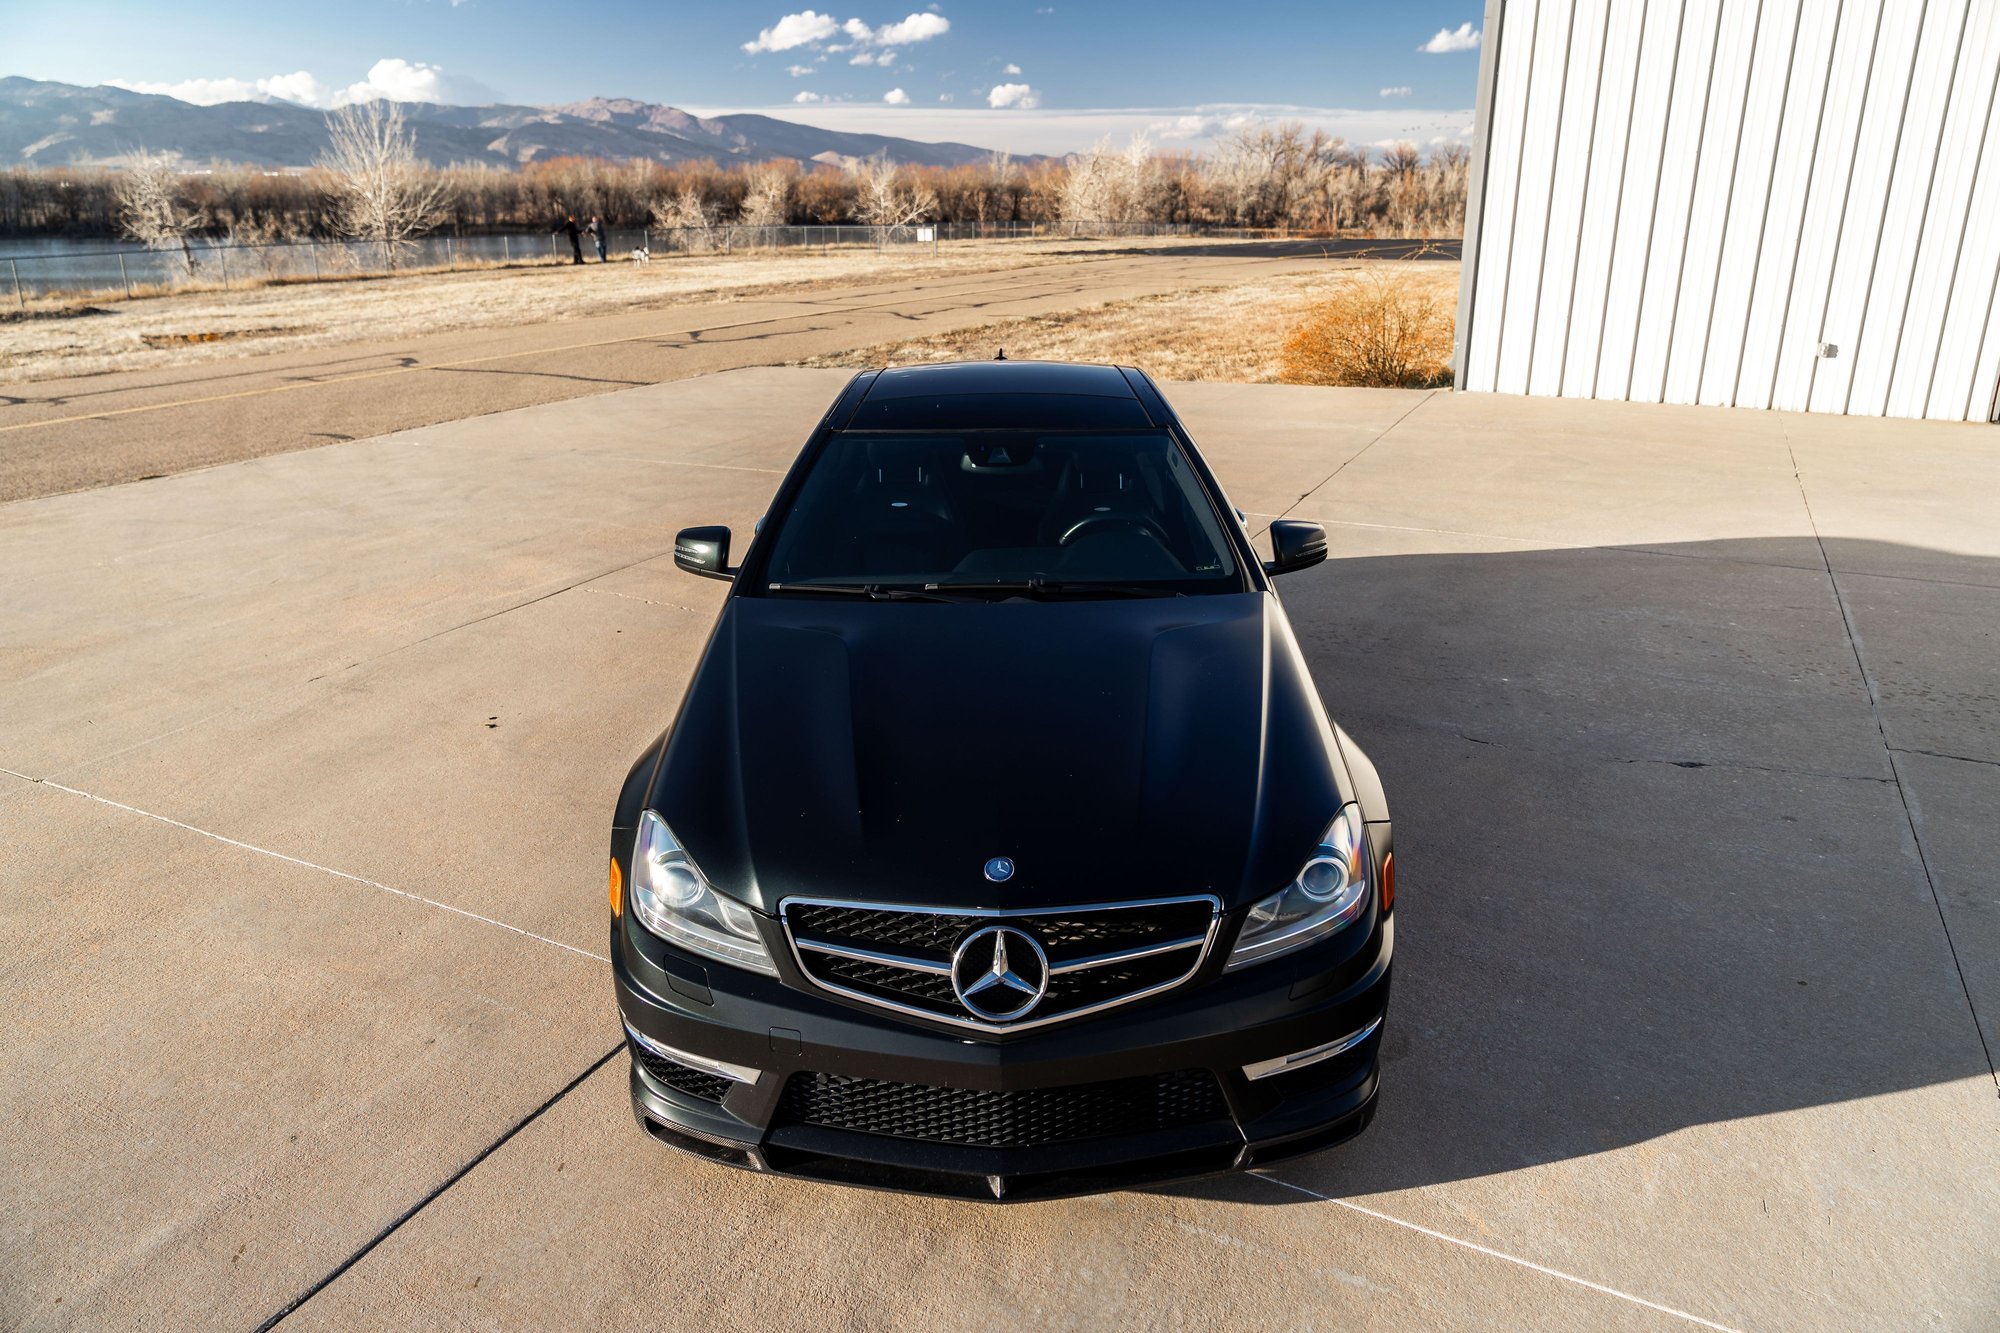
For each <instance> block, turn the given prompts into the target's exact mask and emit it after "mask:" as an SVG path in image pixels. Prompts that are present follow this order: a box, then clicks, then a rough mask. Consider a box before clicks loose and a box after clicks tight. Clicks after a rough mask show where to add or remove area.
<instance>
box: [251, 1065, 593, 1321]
mask: <svg viewBox="0 0 2000 1333" xmlns="http://www.w3.org/2000/svg"><path fill="white" fill-rule="evenodd" d="M624 1049H625V1043H624V1042H622V1041H621V1042H619V1043H618V1044H617V1045H616V1046H613V1047H612V1048H611V1049H610V1050H608V1051H606V1052H605V1053H604V1054H602V1055H600V1056H598V1057H597V1059H595V1060H594V1061H592V1062H591V1065H590V1068H588V1069H586V1070H584V1071H583V1072H582V1073H581V1074H578V1075H577V1076H576V1077H575V1078H573V1079H571V1080H570V1081H569V1082H568V1083H565V1084H564V1085H563V1086H562V1089H561V1090H560V1091H558V1092H557V1093H556V1094H555V1096H553V1097H551V1098H549V1099H548V1100H547V1101H545V1102H543V1103H542V1104H541V1105H540V1106H537V1107H536V1108H535V1109H534V1110H532V1111H530V1112H528V1114H527V1115H525V1116H523V1117H521V1119H519V1120H517V1121H515V1122H514V1124H513V1126H512V1127H511V1128H509V1129H508V1130H507V1132H506V1133H505V1134H502V1135H501V1136H500V1137H499V1138H497V1139H495V1140H493V1142H491V1143H489V1144H487V1145H486V1146H485V1147H484V1148H481V1149H480V1150H479V1151H478V1152H477V1153H475V1154H473V1157H472V1160H471V1161H469V1162H467V1163H465V1165H463V1166H461V1167H459V1168H458V1170H456V1171H454V1172H452V1173H451V1174H450V1175H449V1176H446V1177H445V1178H444V1180H442V1181H440V1182H439V1183H438V1185H437V1187H436V1188H435V1189H433V1190H431V1191H430V1193H428V1194H426V1195H424V1197H423V1198H421V1199H418V1200H417V1201H416V1202H415V1203H413V1204H411V1205H410V1206H409V1207H408V1208H405V1209H404V1210H403V1211H402V1212H400V1213H398V1214H396V1216H395V1217H393V1218H391V1219H390V1220H389V1225H387V1226H385V1227H383V1228H382V1229H381V1230H380V1231H378V1232H376V1233H375V1234H374V1235H373V1236H370V1237H369V1238H368V1240H367V1241H366V1243H364V1244H363V1245H362V1246H361V1248H360V1249H358V1250H356V1251H355V1252H354V1253H352V1254H350V1255H348V1256H347V1257H346V1258H345V1259H343V1260H341V1261H340V1262H339V1263H338V1264H336V1265H334V1267H333V1269H332V1270H331V1271H330V1272H328V1273H327V1275H326V1276H325V1277H322V1278H321V1279H320V1280H319V1281H317V1282H315V1283H313V1284H312V1285H311V1286H310V1287H307V1288H306V1289H305V1290H304V1291H302V1292H300V1293H299V1294H298V1295H296V1296H294V1297H293V1298H292V1299H291V1300H290V1301H289V1302H288V1303H286V1305H285V1306H284V1308H283V1309H281V1310H279V1311H278V1312H277V1313H276V1314H274V1315H272V1316H271V1317H270V1318H269V1319H266V1320H265V1321H264V1322H263V1323H261V1324H259V1325H257V1333H266V1331H267V1330H269V1329H273V1328H276V1327H277V1326H278V1325H279V1324H282V1323H283V1322H284V1321H285V1320H286V1319H288V1318H290V1317H291V1315H292V1313H293V1312H294V1311H296V1310H297V1309H298V1308H299V1307H300V1306H301V1305H304V1304H305V1303H306V1302H307V1301H309V1300H311V1299H312V1298H313V1297H315V1296H317V1295H319V1294H320V1293H321V1292H322V1291H325V1290H326V1288H327V1286H328V1285H329V1284H330V1283H332V1282H333V1281H334V1280H335V1279H336V1278H338V1277H339V1276H340V1275H341V1274H342V1273H345V1272H346V1271H347V1270H348V1269H350V1268H352V1267H354V1265H356V1264H358V1263H360V1262H361V1261H362V1260H363V1259H365V1258H367V1257H368V1255H369V1253H370V1251H372V1250H373V1249H374V1248H375V1247H376V1246H377V1245H380V1244H381V1243H382V1242H383V1241H385V1240H387V1239H389V1237H391V1236H393V1235H395V1234H396V1232H397V1230H398V1229H400V1228H401V1227H402V1225H403V1224H404V1223H405V1222H407V1221H409V1220H410V1219H411V1218H413V1217H415V1216H416V1215H417V1214H418V1213H421V1212H422V1211H423V1210H424V1209H426V1208H428V1207H430V1205H431V1204H432V1203H433V1202H435V1201H436V1200H437V1199H438V1197H439V1196H441V1195H442V1194H443V1193H444V1192H445V1191H446V1190H448V1189H450V1188H451V1187H452V1186H453V1185H456V1184H457V1183H458V1182H459V1181H461V1180H463V1179H465V1177H466V1176H467V1175H468V1174H469V1173H470V1172H471V1171H472V1169H473V1168H474V1167H476V1166H478V1165H479V1164H480V1163H481V1162H483V1161H485V1160H486V1159H487V1158H489V1157H491V1156H492V1155H493V1154H494V1153H496V1152H498V1151H499V1150H500V1149H501V1148H502V1147H504V1146H506V1143H507V1141H508V1140H509V1139H511V1138H513V1137H514V1136H515V1135H516V1134H519V1133H520V1132H521V1131H522V1130H524V1129H526V1128H527V1127H528V1126H529V1125H532V1124H534V1123H535V1121H537V1120H539V1119H541V1118H542V1116H543V1115H544V1114H546V1113H547V1111H548V1110H549V1108H550V1107H552V1106H554V1105H555V1104H556V1103H557V1102H559V1101H561V1100H562V1099H563V1098H565V1097H567V1096H569V1095H570V1094H571V1093H572V1092H575V1091H576V1090H577V1089H578V1088H579V1087H581V1086H582V1085H583V1081H584V1080H585V1079H587V1078H589V1077H590V1076H591V1075H592V1074H595V1073H596V1072H597V1071H598V1070H600V1069H602V1068H604V1066H605V1065H606V1064H607V1063H608V1062H609V1061H610V1059H611V1057H612V1056H614V1055H616V1054H618V1052H620V1051H622V1050H624Z"/></svg>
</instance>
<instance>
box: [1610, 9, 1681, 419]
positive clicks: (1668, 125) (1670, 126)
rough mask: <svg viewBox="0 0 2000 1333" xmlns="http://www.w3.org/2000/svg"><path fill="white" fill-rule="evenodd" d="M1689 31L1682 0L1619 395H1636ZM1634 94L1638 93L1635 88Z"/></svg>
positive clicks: (1628, 399) (1668, 67)
mask: <svg viewBox="0 0 2000 1333" xmlns="http://www.w3.org/2000/svg"><path fill="white" fill-rule="evenodd" d="M1686 32H1687V6H1686V3H1685V0H1682V6H1681V21H1680V22H1679V23H1676V24H1675V25H1674V58H1673V63H1671V64H1669V65H1668V66H1667V106H1666V110H1665V111H1664V112H1662V113H1661V121H1660V160H1659V162H1658V164H1657V165H1655V166H1654V168H1653V206H1652V208H1651V209H1649V210H1648V213H1647V217H1646V254H1645V257H1644V258H1643V259H1642V260H1641V261H1640V264H1639V299H1638V300H1637V301H1635V302H1633V306H1632V353H1631V355H1630V356H1628V357H1626V359H1625V388H1624V389H1623V390H1622V391H1621V392H1620V393H1619V395H1618V396H1619V397H1620V398H1623V399H1625V400H1626V401H1627V402H1630V401H1631V399H1632V373H1633V370H1634V368H1635V367H1636V366H1637V365H1638V364H1639V330H1640V328H1642V327H1643V326H1644V324H1645V321H1646V273H1647V271H1648V270H1650V269H1651V268H1652V267H1653V230H1654V226H1655V224H1657V223H1658V222H1659V220H1660V182H1661V181H1662V180H1664V179H1665V178H1666V174H1667V140H1668V139H1670V138H1671V137H1672V136H1673V132H1674V97H1673V92H1674V82H1675V80H1677V79H1679V78H1680V76H1681V38H1682V37H1683V36H1684V35H1685V34H1686ZM1633 96H1634V97H1637V96H1638V92H1637V90H1636V89H1635V90H1634V92H1633Z"/></svg>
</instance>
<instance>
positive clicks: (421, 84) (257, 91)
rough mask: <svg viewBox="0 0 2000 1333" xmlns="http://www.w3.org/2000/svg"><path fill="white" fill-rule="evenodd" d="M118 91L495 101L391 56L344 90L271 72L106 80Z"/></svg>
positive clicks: (184, 96) (206, 98)
mask: <svg viewBox="0 0 2000 1333" xmlns="http://www.w3.org/2000/svg"><path fill="white" fill-rule="evenodd" d="M112 84H113V86H115V87H119V88H130V89H131V90H132V91H133V92H135V93H159V94H161V95H163V96H166V97H178V98H179V99H180V100H181V101H183V102H193V103H194V104H195V105H197V106H214V105H215V104H216V103H218V102H269V101H284V102H296V103H297V104H298V105H300V106H309V107H316V108H318V109H319V110H322V111H325V110H329V109H331V108H333V107H339V106H346V105H348V104H349V103H351V102H373V101H378V100H379V101H390V102H446V103H451V104H454V105H460V106H480V105H485V104H488V103H492V102H496V101H498V100H499V95H498V94H496V93H495V92H494V91H493V90H492V89H491V88H488V87H487V86H486V85H485V84H482V83H479V82H476V81H475V80H472V79H465V78H460V77H458V76H456V75H452V74H448V73H446V72H445V71H444V70H443V69H441V68H440V67H438V66H436V65H429V64H425V63H424V62H423V61H421V60H404V59H401V58H400V57H396V56H391V57H388V58H387V59H383V60H378V61H376V62H375V63H374V64H373V65H371V66H370V67H369V69H368V77H367V78H365V79H362V80H361V81H360V82H358V83H350V84H348V85H347V86H346V87H345V88H331V87H328V86H327V85H326V84H324V83H321V82H320V81H319V79H317V78H316V77H314V76H313V75H312V74H309V73H307V72H306V71H305V70H298V71H295V72H294V73H291V74H274V75H272V76H271V77H270V78H266V79H234V78H224V79H184V80H182V81H181V82H179V83H141V82H132V83H125V82H121V81H119V80H116V79H114V80H112Z"/></svg>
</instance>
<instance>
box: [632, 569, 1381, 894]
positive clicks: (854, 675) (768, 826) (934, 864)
mask: <svg viewBox="0 0 2000 1333" xmlns="http://www.w3.org/2000/svg"><path fill="white" fill-rule="evenodd" d="M1345 786H1346V784H1345V781H1344V774H1343V773H1342V772H1341V769H1340V761H1339V758H1338V752H1337V750H1336V749H1335V747H1334V744H1333V738H1332V732H1331V730H1330V728H1329V727H1328V725H1327V722H1326V718H1325V715H1324V712H1323V710H1322V709H1321V708H1320V706H1319V701H1318V698H1317V696H1316V695H1315V693H1314V692H1313V688H1312V684H1311V682H1310V679H1309V678H1308V676H1307V675H1306V671H1305V666H1304V663H1303V661H1302V659H1301V658H1300V656H1299V652H1298V648H1297V645H1296V643H1295V642H1294V640H1293V638H1292V634H1291V630H1290V627H1289V626H1288V624H1287V623H1286V621H1285V617H1284V613H1283V611H1282V610H1281V609H1280V608H1279V605H1278V602H1277V599H1276V598H1275V597H1274V596H1272V595H1270V594H1268V593H1243V594H1236V595H1228V596H1196V597H1176V598H1147V599H1134V600H1116V601H1112V600H1106V601H1081V602H1062V603H1046V602H1029V601H1009V602H995V603H978V604H969V605H957V604H943V603H916V602H863V601H847V600H838V601H837V600H834V599H831V598H825V599H820V598H810V599H808V598H768V597H732V598H730V599H729V600H728V602H727V603H726V604H725V610H724V612H723V615H722V618H721V620H720V621H719V622H718V624H717V626H716V630H715V633H714V636H713V637H712V639H711V640H710V643H709V648H708V651H707V653H706V655H705V656H704V658H703V660H702V663H701V665H700V666H699V667H698V668H697V670H696V673H695V678H694V680H693V682H692V683H691V684H690V686H689V689H688V694H687V696H686V698H685V700H684V701H683V704H682V709H681V714H680V717H679V718H678V719H677V721H676V723H675V725H674V728H673V730H672V732H671V733H670V735H669V737H668V740H667V745H666V748H665V751H664V753H663V754H662V757H661V762H660V766H659V768H658V770H657V772H656V774H655V778H654V782H653V787H652V796H651V801H652V805H653V808H654V809H656V810H658V811H659V812H660V814H661V816H662V817H663V818H665V819H666V821H667V823H668V825H669V826H670V827H671V828H672V829H673V830H674V831H675V833H676V834H677V835H678V836H679V837H680V839H681V840H682V842H683V843H684V845H686V846H687V848H688V850H689V852H690V853H691V854H692V855H693V856H694V858H695V861H696V863H697V864H699V865H700V866H701V867H702V869H703V871H704V872H706V873H707V875H708V876H709V877H710V879H712V880H713V881H714V882H715V884H716V885H717V887H719V888H721V889H723V890H724V891H725V892H728V893H731V894H733V895H735V896H737V897H739V898H741V899H743V900H744V901H747V902H749V903H751V904H752V905H753V906H757V907H761V908H764V909H765V910H775V908H776V906H777V904H778V902H779V901H780V900H781V899H783V898H785V897H788V896H793V895H807V896H822V897H834V898H848V899H859V900H865V901H878V902H898V903H912V904H923V905H929V906H942V907H948V908H961V909H963V908H975V907H979V908H1007V907H1045V906H1052V905H1058V904H1065V903H1081V902H1108V901H1117V900H1127V899H1135V898H1152V897H1167V896H1176V895H1181V894H1194V893H1213V894H1215V895H1217V896H1218V897H1220V898H1221V899H1222V900H1223V901H1224V903H1225V904H1226V905H1229V906H1234V905H1236V904H1239V903H1242V902H1245V901H1249V900H1252V899H1255V898H1259V897H1262V896H1264V895H1266V894H1268V893H1271V892H1273V891H1274V890H1276V889H1277V888H1279V887H1281V886H1282V885H1283V884H1284V883H1285V882H1286V881H1287V880H1289V879H1290V878H1291V876H1292V875H1293V874H1294V873H1296V871H1297V870H1298V867H1299V866H1300V864H1302V863H1303V861H1304V860H1305V859H1306V857H1307V856H1308V854H1309V852H1310V850H1311V848H1312V846H1313V845H1314V843H1315V842H1316V840H1317V839H1318V837H1319V835H1320V833H1321V832H1322V830H1324V828H1325V826H1326V824H1327V822H1328V821H1329V820H1330V819H1331V818H1332V816H1333V815H1334V814H1335V812H1336V811H1337V810H1338V809H1339V807H1340V805H1341V803H1342V801H1343V799H1344V796H1343V791H1344V790H1345ZM1002 856H1004V857H1008V858H1010V859H1012V860H1013V861H1014V863H1015V865H1016V867H1017V869H1016V873H1015V875H1014V877H1013V878H1012V879H1010V880H1008V881H1007V882H1005V883H993V882H990V881H989V880H987V879H986V878H985V876H984V874H983V868H984V866H985V864H986V862H987V861H988V860H989V859H990V858H993V857H1002Z"/></svg>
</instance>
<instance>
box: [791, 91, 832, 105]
mask: <svg viewBox="0 0 2000 1333" xmlns="http://www.w3.org/2000/svg"><path fill="white" fill-rule="evenodd" d="M825 100H826V99H825V98H824V97H821V96H820V95H819V94H818V93H800V94H799V95H798V96H797V97H794V98H793V99H792V101H794V102H796V103H798V104H799V105H801V106H804V105H806V104H808V103H811V102H824V101H825Z"/></svg>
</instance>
